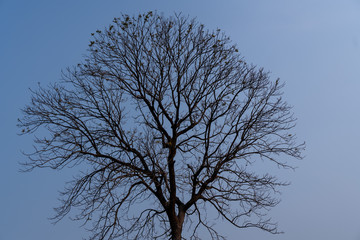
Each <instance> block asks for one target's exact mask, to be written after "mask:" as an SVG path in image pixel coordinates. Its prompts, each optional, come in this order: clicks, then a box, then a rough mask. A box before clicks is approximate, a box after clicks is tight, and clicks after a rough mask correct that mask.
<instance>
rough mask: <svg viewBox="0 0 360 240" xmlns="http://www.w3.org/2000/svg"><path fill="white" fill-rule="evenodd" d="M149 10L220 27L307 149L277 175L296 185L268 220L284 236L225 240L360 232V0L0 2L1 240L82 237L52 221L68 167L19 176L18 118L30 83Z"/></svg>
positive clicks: (241, 235) (55, 73)
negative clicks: (93, 38) (288, 115)
mask: <svg viewBox="0 0 360 240" xmlns="http://www.w3.org/2000/svg"><path fill="white" fill-rule="evenodd" d="M149 10H152V11H154V10H157V11H158V12H163V13H164V14H165V15H171V14H173V13H174V12H183V13H184V14H188V15H189V16H191V17H197V19H198V21H200V22H202V23H204V24H205V26H206V27H207V28H208V29H216V28H220V29H222V30H224V31H225V33H226V34H227V35H228V36H229V37H230V38H231V39H232V41H233V42H234V43H236V44H237V46H238V48H239V51H240V52H241V53H242V55H243V56H244V58H245V59H246V60H247V61H248V62H249V63H253V64H255V65H257V66H260V67H264V68H265V69H266V70H268V71H270V72H271V76H272V77H273V78H274V79H275V78H278V77H279V78H280V79H281V81H284V82H285V83H286V87H285V88H284V98H285V99H286V100H287V102H288V103H289V104H290V105H292V106H293V111H294V114H295V116H296V117H297V119H298V124H297V127H296V133H297V136H298V139H299V141H300V142H302V141H305V142H306V146H307V149H306V151H305V152H304V154H305V158H304V160H302V161H295V162H294V165H295V166H297V167H298V168H297V169H296V171H279V172H280V173H279V177H280V178H281V179H284V180H288V181H291V182H292V184H291V185H290V186H288V187H286V188H283V189H282V195H281V196H280V197H281V199H282V202H281V203H280V204H279V205H278V206H277V207H275V208H274V209H273V210H272V211H271V212H270V214H269V216H270V217H272V218H273V219H274V220H275V221H276V222H278V224H279V229H280V230H283V231H284V232H285V233H284V234H281V235H271V234H269V233H266V232H263V231H261V230H257V229H245V230H244V229H240V230H238V229H235V228H233V227H231V226H229V225H228V224H222V223H220V224H221V229H223V231H224V232H225V233H226V235H227V236H228V239H229V240H237V239H247V240H304V239H310V240H312V239H314V240H318V239H326V240H339V239H347V240H360V204H359V203H360V174H359V173H360V159H359V156H358V155H359V154H358V151H357V150H359V149H360V124H359V119H360V109H359V104H360V1H359V0H302V1H295V0H228V1H226V0H224V1H214V0H206V1H205V0H192V1H190V0H184V1H171V0H167V1H165V0H161V1H160V0H159V1H157V0H151V1H149V0H147V1H146V0H132V1H130V0H103V1H94V0H86V1H85V0H72V1H70V0H62V1H59V0H54V1H40V0H31V1H25V0H0V31H1V32H0V109H1V114H0V123H1V124H0V130H1V131H0V132H1V135H0V149H1V163H2V164H1V167H0V191H1V192H0V240H17V239H19V240H21V239H24V240H25V239H26V240H42V239H51V240H63V239H82V237H85V236H87V232H86V230H85V229H84V228H81V227H80V223H79V222H73V221H71V220H69V219H68V218H65V219H64V220H63V221H61V222H59V223H58V224H56V225H52V224H51V221H50V220H48V219H47V218H48V217H51V216H52V215H53V211H52V208H53V207H56V206H57V203H58V202H57V198H58V191H60V190H62V188H63V186H64V183H65V182H66V181H69V180H71V175H72V174H73V172H72V171H71V170H66V169H65V170H64V171H51V170H47V169H38V170H35V171H33V172H30V173H19V168H20V166H19V164H18V163H19V162H20V161H23V160H25V157H24V156H23V155H22V154H21V152H20V150H25V151H26V150H30V149H31V146H32V138H31V137H28V136H25V137H24V136H22V137H20V136H18V135H17V133H18V132H19V130H18V129H17V128H16V119H17V118H19V117H21V113H20V108H22V107H23V106H24V105H25V104H27V103H28V102H29V96H30V92H29V88H34V87H36V85H37V83H38V82H40V83H41V84H44V85H46V84H47V83H50V82H54V81H58V80H59V79H60V73H61V69H65V68H66V67H68V66H72V65H75V64H77V63H78V62H79V61H81V60H82V56H83V55H84V54H85V53H86V49H87V45H88V41H89V39H90V33H91V32H94V31H96V29H102V28H103V27H105V26H107V25H108V24H110V23H111V21H112V19H113V18H114V17H117V16H120V14H121V13H125V14H129V15H132V14H138V13H143V12H147V11H149Z"/></svg>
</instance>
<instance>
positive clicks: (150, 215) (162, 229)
mask: <svg viewBox="0 0 360 240" xmlns="http://www.w3.org/2000/svg"><path fill="white" fill-rule="evenodd" d="M282 86H283V84H281V83H280V82H279V80H276V81H272V80H270V77H269V74H268V73H267V72H265V71H264V70H263V69H258V68H257V67H255V66H252V65H248V64H246V62H245V61H244V60H243V58H242V57H241V55H240V54H239V53H238V50H237V48H236V46H235V45H233V44H232V43H231V41H230V39H229V38H228V37H226V36H225V35H224V34H223V33H222V31H220V30H216V31H208V30H206V29H205V27H204V26H203V25H202V24H199V23H198V22H197V21H196V20H194V19H189V18H188V17H184V16H183V15H181V14H180V15H175V16H174V17H169V18H167V17H164V16H161V15H159V14H156V13H152V12H149V13H147V14H143V15H139V16H136V17H130V16H127V15H123V16H122V17H120V18H115V19H114V21H113V24H112V25H110V26H109V27H108V28H106V29H105V30H104V31H99V30H98V31H96V33H93V34H92V40H91V41H90V45H89V52H88V55H87V56H86V58H85V60H84V62H83V63H81V64H78V65H77V66H76V67H72V68H68V69H67V70H66V71H64V72H63V78H62V81H61V83H55V84H52V85H49V86H47V87H42V86H39V88H38V89H37V90H35V91H32V100H31V103H30V104H29V105H27V106H26V107H25V108H24V109H23V118H22V119H21V120H19V126H20V127H21V128H22V129H23V133H24V134H25V133H34V132H36V131H37V130H38V129H46V133H47V134H45V135H44V136H43V137H41V138H40V137H39V138H35V140H34V141H35V150H34V152H33V153H30V154H28V156H29V159H30V160H29V161H27V162H26V166H27V169H29V170H31V169H33V168H44V167H50V168H53V169H61V168H63V167H64V166H69V167H73V166H78V165H80V166H81V172H80V174H79V176H77V177H76V178H75V179H74V180H73V181H72V182H71V183H69V184H68V185H67V186H66V188H65V190H64V192H63V193H62V196H63V200H62V202H61V205H60V207H59V208H57V209H56V213H57V214H56V217H55V219H57V220H59V219H61V218H63V217H64V216H65V215H67V214H68V213H69V212H70V210H71V208H73V207H76V208H78V209H79V210H80V211H79V212H78V214H77V216H76V217H77V218H76V219H78V220H82V221H84V223H86V224H88V225H89V223H90V221H91V222H92V223H93V225H92V226H91V230H92V233H93V235H92V237H91V239H115V238H119V239H165V238H170V239H173V240H180V239H201V237H200V236H199V234H204V231H203V230H206V232H207V233H208V234H209V237H206V238H212V239H221V238H223V237H222V236H221V235H220V234H219V233H218V231H217V230H216V229H215V227H214V225H213V222H212V221H211V220H209V219H208V217H207V216H206V214H207V210H209V211H210V209H212V210H213V211H214V212H216V213H217V214H218V216H219V217H220V218H221V219H223V220H225V221H227V222H229V223H231V224H232V225H234V226H235V227H237V228H247V227H256V228H260V229H263V230H265V231H268V232H271V233H277V232H278V230H277V225H276V224H275V223H273V222H272V221H271V220H270V219H269V218H268V217H267V214H266V213H267V210H268V209H270V208H271V207H274V206H275V205H276V204H277V203H278V198H277V197H276V196H277V195H276V193H277V191H278V188H279V187H280V186H284V185H287V183H284V182H281V181H279V180H278V179H277V178H276V176H273V175H270V174H268V173H265V174H259V173H258V172H257V171H256V169H255V167H254V166H253V165H254V163H256V162H258V161H259V160H263V161H267V162H272V163H274V164H275V166H278V167H281V168H291V165H290V164H288V163H287V158H286V156H287V157H291V158H298V159H299V158H301V150H302V148H303V145H302V144H297V143H296V139H295V136H294V135H293V134H292V133H290V131H291V130H292V128H293V127H294V124H295V119H294V117H293V115H292V113H291V107H289V106H288V104H287V103H286V102H285V101H284V100H283V99H282V92H281V88H282ZM40 133H44V132H43V131H41V132H40ZM79 168H80V167H79ZM210 215H211V214H210ZM184 229H186V232H187V233H185V234H182V232H183V230H184ZM200 229H203V230H200ZM201 231H202V232H201ZM184 232H185V231H184Z"/></svg>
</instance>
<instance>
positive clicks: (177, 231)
mask: <svg viewBox="0 0 360 240" xmlns="http://www.w3.org/2000/svg"><path fill="white" fill-rule="evenodd" d="M184 218H185V212H184V211H183V210H182V209H181V210H179V214H178V215H177V216H176V215H175V219H174V221H171V222H170V226H171V240H181V235H182V227H183V223H184Z"/></svg>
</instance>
